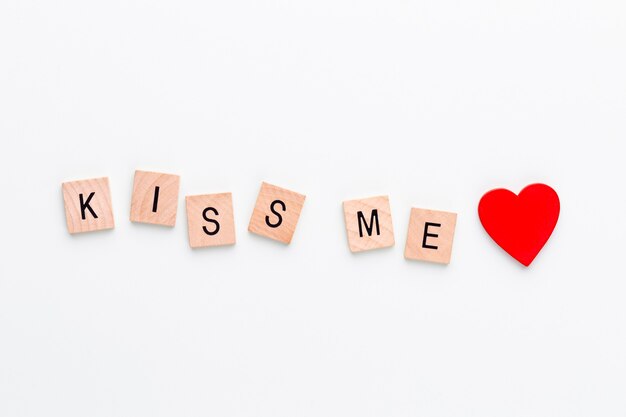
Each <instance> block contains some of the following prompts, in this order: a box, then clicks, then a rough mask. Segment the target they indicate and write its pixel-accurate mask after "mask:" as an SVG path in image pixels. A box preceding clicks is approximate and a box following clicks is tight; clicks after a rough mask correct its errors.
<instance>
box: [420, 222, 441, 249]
mask: <svg viewBox="0 0 626 417" xmlns="http://www.w3.org/2000/svg"><path fill="white" fill-rule="evenodd" d="M430 226H432V227H441V223H429V222H426V224H425V225H424V238H423V239H422V247H423V248H425V249H435V250H437V249H439V246H434V245H427V244H426V239H428V238H429V237H439V235H438V234H435V233H428V228H429V227H430Z"/></svg>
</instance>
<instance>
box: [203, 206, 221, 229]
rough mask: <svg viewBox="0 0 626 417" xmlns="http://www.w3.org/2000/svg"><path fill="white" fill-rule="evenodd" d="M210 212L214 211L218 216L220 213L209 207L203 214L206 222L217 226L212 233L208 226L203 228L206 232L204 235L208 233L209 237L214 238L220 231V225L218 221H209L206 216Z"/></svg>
mask: <svg viewBox="0 0 626 417" xmlns="http://www.w3.org/2000/svg"><path fill="white" fill-rule="evenodd" d="M208 211H212V212H213V213H214V214H215V215H216V216H219V213H218V212H217V210H216V209H214V208H213V207H207V208H205V209H204V211H203V212H202V218H204V220H206V221H207V222H209V223H213V224H215V230H213V231H212V232H210V231H209V229H207V228H206V226H202V230H204V233H206V234H207V235H209V236H214V235H216V234H217V232H219V231H220V224H219V222H218V221H217V220H213V219H209V218H208V217H207V216H206V214H207V212H208Z"/></svg>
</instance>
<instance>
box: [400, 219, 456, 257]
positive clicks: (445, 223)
mask: <svg viewBox="0 0 626 417" xmlns="http://www.w3.org/2000/svg"><path fill="white" fill-rule="evenodd" d="M455 227H456V213H448V212H446V211H435V210H426V209H419V208H412V209H411V217H410V218H409V231H408V233H407V238H406V246H405V248H404V257H405V258H406V259H412V260H419V261H427V262H436V263H441V264H449V263H450V257H451V255H452V242H453V241H454V229H455Z"/></svg>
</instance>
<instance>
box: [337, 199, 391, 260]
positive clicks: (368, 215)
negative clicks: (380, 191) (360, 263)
mask: <svg viewBox="0 0 626 417" xmlns="http://www.w3.org/2000/svg"><path fill="white" fill-rule="evenodd" d="M343 214H344V217H345V220H346V231H347V233H348V246H350V250H351V251H352V252H363V251H368V250H372V249H380V248H387V247H390V246H393V245H394V243H395V240H394V237H393V224H392V222H391V208H390V206H389V197H387V196H380V197H371V198H364V199H360V200H350V201H344V202H343Z"/></svg>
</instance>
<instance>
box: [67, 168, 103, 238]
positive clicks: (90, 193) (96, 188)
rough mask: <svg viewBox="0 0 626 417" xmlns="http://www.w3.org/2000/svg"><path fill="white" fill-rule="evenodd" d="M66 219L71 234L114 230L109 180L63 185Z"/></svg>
mask: <svg viewBox="0 0 626 417" xmlns="http://www.w3.org/2000/svg"><path fill="white" fill-rule="evenodd" d="M61 189H62V191H63V202H64V204H65V219H66V220H67V230H68V231H69V232H70V233H72V234H73V233H83V232H94V231H96V230H105V229H113V228H114V227H115V222H114V221H113V206H112V205H111V190H110V189H109V179H108V178H92V179H88V180H80V181H70V182H64V183H63V184H61Z"/></svg>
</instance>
